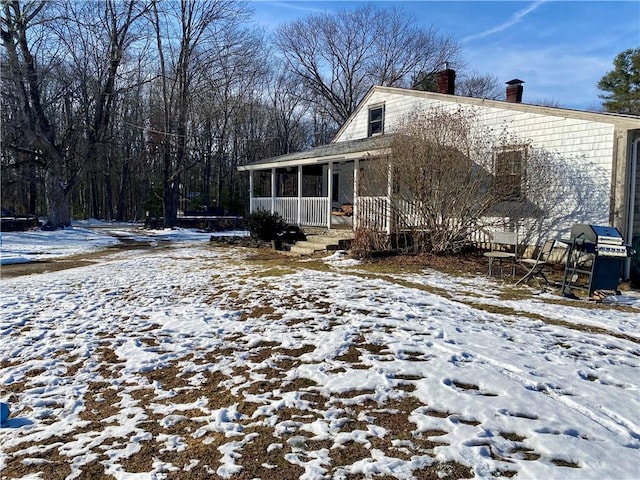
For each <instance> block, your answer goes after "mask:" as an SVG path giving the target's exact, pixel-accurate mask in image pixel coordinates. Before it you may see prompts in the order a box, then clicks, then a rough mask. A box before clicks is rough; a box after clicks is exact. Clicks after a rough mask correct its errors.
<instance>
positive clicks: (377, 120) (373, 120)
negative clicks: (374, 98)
mask: <svg viewBox="0 0 640 480" xmlns="http://www.w3.org/2000/svg"><path fill="white" fill-rule="evenodd" d="M383 133H384V105H375V106H373V107H369V131H368V132H367V136H369V137H372V136H374V135H381V134H383Z"/></svg>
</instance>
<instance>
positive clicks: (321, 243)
mask: <svg viewBox="0 0 640 480" xmlns="http://www.w3.org/2000/svg"><path fill="white" fill-rule="evenodd" d="M347 237H349V236H348V235H344V234H342V235H307V240H305V241H301V242H297V243H296V244H295V245H292V246H291V250H290V252H291V253H294V254H297V255H312V254H314V253H316V252H326V251H335V250H339V249H340V248H344V247H346V246H347V245H348V242H349V240H351V238H347ZM345 242H347V243H345Z"/></svg>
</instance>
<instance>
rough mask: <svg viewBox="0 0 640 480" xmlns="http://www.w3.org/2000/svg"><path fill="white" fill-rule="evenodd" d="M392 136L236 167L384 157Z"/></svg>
mask: <svg viewBox="0 0 640 480" xmlns="http://www.w3.org/2000/svg"><path fill="white" fill-rule="evenodd" d="M391 138H392V135H379V136H375V137H369V138H363V139H358V140H351V141H348V142H336V143H330V144H328V145H322V146H320V147H316V148H313V149H311V150H305V151H303V152H295V153H288V154H286V155H280V156H278V157H271V158H266V159H264V160H258V161H257V162H254V163H250V164H248V165H242V166H239V167H238V170H239V171H251V170H264V169H267V168H279V167H292V166H298V165H309V164H314V163H329V162H340V161H344V160H353V159H355V158H363V157H367V156H378V155H384V154H385V153H388V152H389V148H390V145H391Z"/></svg>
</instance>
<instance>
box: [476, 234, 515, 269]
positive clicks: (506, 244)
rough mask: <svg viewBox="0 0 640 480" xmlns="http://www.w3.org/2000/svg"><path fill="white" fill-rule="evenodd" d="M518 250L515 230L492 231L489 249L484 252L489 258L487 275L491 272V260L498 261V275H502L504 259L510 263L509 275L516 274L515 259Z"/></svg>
mask: <svg viewBox="0 0 640 480" xmlns="http://www.w3.org/2000/svg"><path fill="white" fill-rule="evenodd" d="M517 252H518V234H517V233H516V232H494V233H493V238H492V240H491V251H489V252H485V253H484V256H485V257H488V258H489V276H491V275H492V274H493V262H494V261H495V260H497V261H498V266H499V272H500V273H499V275H500V276H502V266H503V262H504V261H508V262H509V263H511V275H512V276H514V275H515V274H516V260H517Z"/></svg>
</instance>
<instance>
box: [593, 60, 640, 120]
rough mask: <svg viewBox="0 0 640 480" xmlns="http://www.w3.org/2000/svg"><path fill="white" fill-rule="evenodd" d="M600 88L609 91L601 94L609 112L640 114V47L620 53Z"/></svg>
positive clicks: (601, 81)
mask: <svg viewBox="0 0 640 480" xmlns="http://www.w3.org/2000/svg"><path fill="white" fill-rule="evenodd" d="M613 65H614V69H613V70H611V71H610V72H608V73H607V74H606V75H605V76H604V77H602V79H601V80H600V82H598V88H599V89H600V90H604V91H605V92H608V93H607V94H605V95H600V98H602V99H603V100H604V102H603V103H602V105H603V106H604V108H605V109H606V110H607V111H608V112H615V113H627V114H631V115H640V48H630V49H629V50H625V51H624V52H621V53H619V54H618V55H617V56H616V58H615V60H614V61H613Z"/></svg>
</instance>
